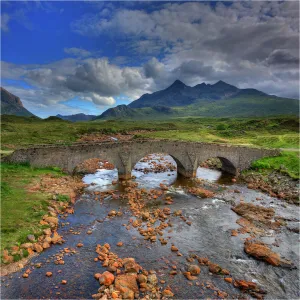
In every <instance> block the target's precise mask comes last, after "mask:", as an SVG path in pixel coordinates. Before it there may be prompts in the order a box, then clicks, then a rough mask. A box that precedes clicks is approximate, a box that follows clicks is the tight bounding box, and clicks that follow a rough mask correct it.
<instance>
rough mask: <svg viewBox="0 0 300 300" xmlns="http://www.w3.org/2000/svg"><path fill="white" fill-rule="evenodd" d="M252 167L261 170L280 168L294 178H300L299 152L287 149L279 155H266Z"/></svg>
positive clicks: (279, 169)
mask: <svg viewBox="0 0 300 300" xmlns="http://www.w3.org/2000/svg"><path fill="white" fill-rule="evenodd" d="M252 168H253V169H256V170H258V171H260V172H263V171H264V170H278V171H280V172H282V173H286V174H288V175H289V176H290V177H292V178H294V179H299V177H300V172H299V153H296V152H288V151H285V152H283V153H282V154H281V155H280V156H277V157H265V158H262V159H259V160H257V161H255V162H253V163H252Z"/></svg>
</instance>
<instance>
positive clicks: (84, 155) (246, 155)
mask: <svg viewBox="0 0 300 300" xmlns="http://www.w3.org/2000/svg"><path fill="white" fill-rule="evenodd" d="M151 153H165V154H169V155H171V156H172V157H173V158H174V160H175V161H176V163H177V171H178V173H180V174H182V175H184V176H186V177H193V176H195V175H196V170H197V167H198V166H199V164H200V163H201V162H203V161H205V160H207V159H208V158H212V157H218V158H220V160H221V162H222V168H223V170H224V171H227V172H229V173H233V174H238V173H239V172H240V171H242V170H244V169H247V168H249V167H250V165H251V162H252V161H254V160H256V159H259V158H262V157H266V156H276V155H278V154H279V153H280V151H279V150H277V149H276V150H274V149H263V148H250V147H245V146H234V145H224V144H213V143H203V142H184V141H174V140H130V141H112V142H102V143H74V144H71V145H64V144H60V145H35V146H34V147H31V148H22V149H18V150H16V151H14V152H13V153H12V154H11V155H10V156H8V157H7V158H6V159H5V160H6V161H9V162H14V163H24V162H28V163H30V164H31V165H33V166H37V167H46V166H57V167H60V168H62V169H63V170H66V171H67V172H69V173H72V172H73V171H74V169H75V167H76V166H77V165H78V164H79V163H81V162H83V161H84V160H86V159H89V158H101V159H105V160H107V161H109V162H111V163H113V164H114V165H115V166H116V168H117V169H118V172H119V177H120V178H123V179H128V178H130V177H131V170H132V169H133V168H134V166H135V164H136V163H137V162H138V161H139V160H140V159H142V158H143V157H145V156H146V155H148V154H151Z"/></svg>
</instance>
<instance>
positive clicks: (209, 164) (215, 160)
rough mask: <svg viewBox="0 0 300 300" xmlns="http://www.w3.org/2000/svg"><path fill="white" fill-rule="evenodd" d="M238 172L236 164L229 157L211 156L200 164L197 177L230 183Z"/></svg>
mask: <svg viewBox="0 0 300 300" xmlns="http://www.w3.org/2000/svg"><path fill="white" fill-rule="evenodd" d="M236 173H237V170H236V168H235V166H234V165H233V163H232V162H231V161H229V160H228V159H227V158H224V157H211V158H208V159H206V160H205V161H202V162H201V163H200V164H199V166H198V168H197V171H196V177H197V178H201V179H205V180H208V181H213V182H218V183H230V182H232V178H233V177H234V176H235V175H236Z"/></svg>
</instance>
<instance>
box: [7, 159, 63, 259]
mask: <svg viewBox="0 0 300 300" xmlns="http://www.w3.org/2000/svg"><path fill="white" fill-rule="evenodd" d="M44 174H52V175H55V176H62V175H63V173H62V172H61V171H57V170H53V169H49V168H48V169H37V168H32V167H30V166H28V165H14V164H6V163H2V164H1V175H2V178H1V250H3V249H5V248H8V247H10V246H12V245H16V244H21V243H24V242H26V238H27V235H28V234H34V235H35V236H39V235H40V234H42V230H43V229H45V228H46V227H45V226H42V225H40V224H39V222H40V220H41V218H42V216H43V215H44V214H46V213H47V207H48V205H49V202H48V197H49V196H48V195H46V194H43V193H41V192H29V191H27V189H26V187H27V186H28V184H29V183H35V182H38V180H39V178H40V176H41V175H44ZM25 254H26V253H25ZM27 255H28V254H27Z"/></svg>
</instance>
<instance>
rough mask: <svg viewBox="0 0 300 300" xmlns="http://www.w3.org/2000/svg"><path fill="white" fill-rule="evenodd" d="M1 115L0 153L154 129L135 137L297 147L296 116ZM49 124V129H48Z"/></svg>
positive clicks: (297, 130) (297, 122) (68, 143)
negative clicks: (82, 118) (74, 118)
mask: <svg viewBox="0 0 300 300" xmlns="http://www.w3.org/2000/svg"><path fill="white" fill-rule="evenodd" d="M28 119H29V118H24V117H14V116H2V120H1V125H2V128H1V139H2V153H3V154H6V153H8V152H7V150H11V149H15V148H17V147H24V146H25V147H26V146H30V145H31V144H43V143H44V144H57V143H58V144H64V145H70V144H72V143H73V142H75V141H77V140H78V139H79V138H80V137H81V136H82V135H83V134H90V133H103V134H108V135H113V134H115V133H125V132H128V131H132V130H154V131H152V132H148V133H140V134H138V137H144V138H166V139H181V140H186V141H200V142H216V143H220V142H221V143H230V144H237V145H252V146H259V147H270V148H299V121H298V118H297V117H289V116H283V117H273V118H271V117H269V118H202V117H186V118H176V119H167V120H151V121H149V120H144V121H141V120H131V121H129V120H106V121H100V120H98V121H94V122H76V123H71V122H66V121H59V120H47V121H46V120H40V119H30V120H28ZM49 128H51V130H49Z"/></svg>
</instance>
